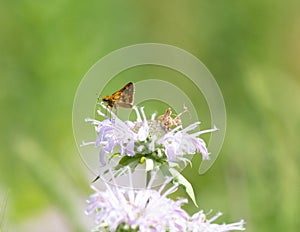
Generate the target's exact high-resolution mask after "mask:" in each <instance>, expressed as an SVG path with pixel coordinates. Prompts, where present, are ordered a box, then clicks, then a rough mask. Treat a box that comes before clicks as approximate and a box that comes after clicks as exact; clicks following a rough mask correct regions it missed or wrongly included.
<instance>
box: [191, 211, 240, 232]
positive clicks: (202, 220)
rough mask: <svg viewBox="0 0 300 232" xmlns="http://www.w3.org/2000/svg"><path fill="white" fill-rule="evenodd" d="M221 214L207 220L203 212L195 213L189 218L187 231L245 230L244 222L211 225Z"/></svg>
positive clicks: (225, 231)
mask: <svg viewBox="0 0 300 232" xmlns="http://www.w3.org/2000/svg"><path fill="white" fill-rule="evenodd" d="M221 215H222V213H220V212H219V213H217V214H216V215H215V216H214V217H212V218H210V219H207V218H206V215H205V214H204V213H203V210H201V211H199V212H197V213H195V214H194V215H193V216H191V217H190V219H189V221H188V226H187V231H190V232H227V231H236V230H240V231H241V230H245V228H244V224H245V223H244V221H243V220H241V221H239V222H235V223H230V224H225V223H223V224H215V223H212V222H213V221H215V220H216V219H217V218H218V217H220V216H221Z"/></svg>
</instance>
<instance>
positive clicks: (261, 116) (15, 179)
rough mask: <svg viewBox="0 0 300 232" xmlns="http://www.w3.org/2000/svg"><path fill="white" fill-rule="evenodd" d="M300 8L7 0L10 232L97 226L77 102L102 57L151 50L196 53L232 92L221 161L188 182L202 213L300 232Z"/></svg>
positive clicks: (1, 17) (3, 27)
mask: <svg viewBox="0 0 300 232" xmlns="http://www.w3.org/2000/svg"><path fill="white" fill-rule="evenodd" d="M299 7H300V4H299V1H296V0H288V1H278V0H273V1H268V0H262V1H261V0H260V1H258V0H253V1H216V0H212V1H187V2H184V1H114V2H109V1H85V2H83V1H82V2H80V1H78V2H75V1H68V0H59V1H58V0H54V1H48V2H45V1H33V0H28V1H25V0H23V1H5V0H4V1H1V2H0V52H1V56H0V70H1V78H0V103H1V114H0V128H1V134H0V170H1V174H0V194H1V195H0V196H1V199H0V201H1V205H0V207H1V208H0V210H1V211H0V216H1V217H0V220H1V221H0V223H1V227H2V229H3V231H89V229H90V228H91V227H92V226H93V224H92V221H91V220H90V219H89V217H87V216H85V214H84V213H83V210H84V209H85V199H86V198H87V196H88V195H89V194H90V192H91V191H90V189H89V184H90V180H91V178H92V176H91V174H90V173H89V171H88V170H87V168H86V167H85V166H84V165H83V163H82V161H81V159H80V156H79V154H78V151H77V148H76V145H75V143H74V139H73V134H72V104H73V98H74V95H75V92H76V88H77V86H78V85H79V83H80V80H81V79H82V77H83V76H84V74H85V73H86V72H87V70H88V69H89V68H90V67H91V66H92V65H93V64H94V63H95V62H96V61H97V60H98V59H99V58H101V57H103V56H104V55H106V54H108V53H109V52H111V51H113V50H115V49H118V48H121V47H124V46H128V45H132V44H136V43H143V42H157V43H166V44H170V45H174V46H177V47H180V48H182V49H185V50H187V51H188V52H190V53H192V54H194V55H195V56H197V57H198V58H199V59H200V60H202V61H203V63H204V64H205V65H206V66H207V67H208V68H209V69H210V71H211V72H212V74H213V75H214V76H215V78H216V80H217V82H218V84H219V86H220V88H221V90H222V92H223V95H224V99H225V103H226V109H227V117H228V118H227V123H228V125H227V134H226V139H225V143H224V146H223V149H222V151H221V154H220V156H219V158H218V160H217V162H216V163H215V164H214V166H213V167H212V168H211V169H210V170H209V172H207V173H206V174H205V175H203V176H198V175H197V170H198V166H199V165H198V163H199V159H195V163H194V165H193V168H192V169H191V168H188V169H187V170H185V172H184V174H185V175H186V176H187V177H189V178H191V182H192V183H193V185H194V188H195V191H196V192H197V200H198V204H199V206H200V207H201V208H204V209H205V210H206V211H209V210H210V209H213V210H214V212H216V211H222V212H223V213H224V215H223V216H222V218H221V219H220V220H219V221H218V222H223V221H226V222H231V221H238V220H239V219H240V218H243V219H245V220H246V222H247V224H246V227H247V231H255V232H260V231H261V232H268V231H270V232H271V231H272V232H274V231H298V230H299V229H300V222H299V219H298V215H299V214H300V207H299V206H300V188H299V186H300V183H299V182H300V181H299V165H300V158H299V155H300V148H299V144H298V142H299V138H300V107H299V106H300V105H299V102H300V56H299V55H300V42H299V41H300V27H299V25H300V14H299ZM139 78H141V77H137V76H135V77H132V80H133V81H138V80H139ZM122 84H123V83H122ZM122 84H120V83H116V84H115V86H116V87H119V86H121V85H122ZM180 85H181V86H183V88H184V86H185V82H182V83H180ZM112 89H113V88H112ZM186 208H187V210H189V212H191V213H192V212H195V211H196V208H195V207H194V206H192V204H189V205H188V206H187V207H186Z"/></svg>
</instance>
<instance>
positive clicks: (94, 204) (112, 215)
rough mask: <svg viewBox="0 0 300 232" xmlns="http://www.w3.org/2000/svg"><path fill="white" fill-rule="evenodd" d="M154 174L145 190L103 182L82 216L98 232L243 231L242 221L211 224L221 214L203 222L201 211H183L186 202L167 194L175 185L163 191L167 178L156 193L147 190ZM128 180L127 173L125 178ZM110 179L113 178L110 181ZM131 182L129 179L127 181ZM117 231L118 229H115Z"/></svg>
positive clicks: (204, 218) (91, 197) (90, 199)
mask: <svg viewBox="0 0 300 232" xmlns="http://www.w3.org/2000/svg"><path fill="white" fill-rule="evenodd" d="M129 174H130V171H129ZM155 174H156V173H155V172H154V174H153V175H152V177H151V180H150V182H149V184H148V187H147V189H139V190H134V189H130V188H123V187H118V186H117V185H114V186H111V185H109V184H107V183H105V186H106V190H103V191H101V190H99V189H97V188H96V187H94V186H92V189H93V190H94V191H95V193H94V194H93V195H91V196H90V198H89V200H88V201H87V202H88V204H89V205H88V208H87V210H86V214H88V215H90V214H94V215H95V224H96V225H97V229H98V230H101V231H102V230H105V231H116V230H117V229H120V227H122V228H127V230H122V231H140V232H150V231H151V232H161V231H170V232H182V231H187V232H226V231H233V230H245V229H244V227H243V225H244V221H243V220H241V221H240V222H236V223H231V224H215V223H213V221H214V220H216V219H217V218H218V217H219V216H221V213H218V214H217V215H216V216H214V217H212V218H210V219H207V218H206V215H205V214H204V213H203V211H202V210H201V211H199V212H197V213H195V214H194V215H193V216H189V214H188V213H187V212H186V211H184V210H183V209H182V208H181V206H182V205H183V204H185V203H187V202H188V200H187V199H178V200H172V199H169V198H168V195H170V194H171V193H173V192H175V191H176V190H177V187H178V185H173V186H172V187H170V188H169V189H166V185H167V184H168V183H169V182H170V180H171V179H167V180H166V181H165V182H164V184H163V185H162V186H161V187H160V189H159V190H154V189H150V188H151V185H152V183H153V181H154V179H155ZM129 177H130V178H131V174H130V175H129ZM113 180H114V178H113ZM131 181H132V180H131ZM118 231H120V230H118Z"/></svg>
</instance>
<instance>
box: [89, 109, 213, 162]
mask: <svg viewBox="0 0 300 232" xmlns="http://www.w3.org/2000/svg"><path fill="white" fill-rule="evenodd" d="M101 106H102V107H103V108H104V109H106V108H105V106H103V105H101ZM134 110H135V113H136V121H134V122H132V121H125V122H122V121H121V120H120V119H119V118H118V117H117V116H116V115H115V114H113V112H110V114H111V115H112V119H109V118H108V117H107V116H106V115H105V114H103V113H102V112H101V111H97V112H98V114H99V115H100V116H103V117H105V118H106V119H105V120H104V121H97V120H94V119H87V120H86V121H89V122H92V123H93V124H94V125H95V130H96V132H97V133H98V136H97V139H96V141H95V142H92V144H94V145H96V146H97V147H100V151H99V154H100V162H101V164H102V165H105V155H106V154H110V155H112V153H113V151H115V149H116V148H117V149H119V152H120V155H121V156H135V155H137V154H139V155H144V156H145V157H147V158H150V159H154V160H162V161H167V162H169V163H176V162H180V161H183V162H184V163H186V162H190V160H189V159H188V158H186V157H185V155H192V154H195V153H201V154H202V158H203V159H209V153H208V151H207V148H206V144H205V142H204V140H202V139H201V138H199V136H200V135H201V134H203V133H208V132H213V131H216V130H217V128H216V127H214V128H213V129H210V130H205V131H198V132H196V133H191V131H193V130H195V129H196V128H197V127H198V126H199V124H200V122H195V123H193V124H191V125H189V126H188V127H186V128H182V126H177V127H176V128H174V129H172V130H166V128H165V127H164V126H163V125H162V123H161V121H159V120H155V116H156V115H155V114H153V115H152V116H151V119H150V120H147V118H146V115H145V112H144V108H143V107H141V108H139V109H138V108H137V107H134ZM87 144H91V143H84V144H83V145H87Z"/></svg>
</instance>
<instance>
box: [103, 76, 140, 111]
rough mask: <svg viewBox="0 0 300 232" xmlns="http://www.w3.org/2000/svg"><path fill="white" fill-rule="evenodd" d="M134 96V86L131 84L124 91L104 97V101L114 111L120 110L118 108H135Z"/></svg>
mask: <svg viewBox="0 0 300 232" xmlns="http://www.w3.org/2000/svg"><path fill="white" fill-rule="evenodd" d="M133 95H134V84H133V83H132V82H129V83H128V84H127V85H125V86H124V87H123V88H122V89H120V90H118V91H117V92H115V93H113V94H112V95H111V96H104V97H102V101H103V102H105V103H106V104H107V106H108V107H109V108H110V109H112V108H115V109H116V110H118V107H123V108H130V109H131V108H132V106H133Z"/></svg>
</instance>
